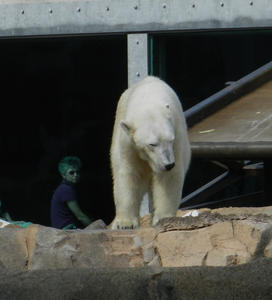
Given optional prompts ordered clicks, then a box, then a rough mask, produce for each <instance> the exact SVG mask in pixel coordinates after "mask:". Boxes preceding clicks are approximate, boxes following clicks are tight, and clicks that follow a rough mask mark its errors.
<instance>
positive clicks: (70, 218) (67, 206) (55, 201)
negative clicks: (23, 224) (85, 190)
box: [51, 156, 91, 229]
mask: <svg viewBox="0 0 272 300" xmlns="http://www.w3.org/2000/svg"><path fill="white" fill-rule="evenodd" d="M80 168H81V161H80V159H79V158H78V157H76V156H66V157H64V158H63V159H62V160H61V161H60V162H59V165H58V170H59V172H60V174H61V176H62V178H63V180H62V182H61V184H60V185H59V186H58V187H57V189H56V191H55V193H54V195H53V197H52V200H51V225H52V227H55V228H59V229H76V228H77V223H78V221H79V222H80V223H81V224H82V225H83V226H87V225H89V224H90V223H91V219H90V218H89V217H88V216H87V215H86V214H84V213H83V211H82V210H81V209H80V207H79V205H78V202H77V193H76V190H75V185H76V184H77V183H78V181H79V178H80V175H79V171H80Z"/></svg>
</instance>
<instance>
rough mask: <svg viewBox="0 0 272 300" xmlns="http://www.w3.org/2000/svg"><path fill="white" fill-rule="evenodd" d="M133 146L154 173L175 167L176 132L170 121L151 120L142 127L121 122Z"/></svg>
mask: <svg viewBox="0 0 272 300" xmlns="http://www.w3.org/2000/svg"><path fill="white" fill-rule="evenodd" d="M121 127H122V128H123V129H124V131H125V132H126V133H127V134H128V136H129V138H130V141H131V143H132V145H133V146H134V147H135V149H136V151H137V152H138V155H139V157H140V158H141V159H143V160H145V161H147V162H148V164H149V166H150V167H151V169H152V170H153V172H156V173H160V172H165V171H170V170H171V169H173V168H174V166H175V155H174V149H173V147H174V142H175V132H174V129H173V126H172V124H171V122H170V120H168V119H163V118H162V119H160V120H156V122H155V121H154V120H152V119H150V120H149V121H148V122H145V124H142V125H141V126H138V127H137V126H133V124H130V123H128V122H125V121H121Z"/></svg>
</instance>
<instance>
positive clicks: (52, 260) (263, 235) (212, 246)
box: [0, 207, 272, 270]
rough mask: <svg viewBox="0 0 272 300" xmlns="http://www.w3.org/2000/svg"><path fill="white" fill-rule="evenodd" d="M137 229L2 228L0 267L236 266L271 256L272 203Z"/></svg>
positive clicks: (99, 224)
mask: <svg viewBox="0 0 272 300" xmlns="http://www.w3.org/2000/svg"><path fill="white" fill-rule="evenodd" d="M141 224H142V227H141V228H139V229H137V230H111V229H107V228H105V224H104V223H103V221H102V220H98V221H96V222H95V223H94V224H93V226H92V224H91V225H90V226H89V227H87V228H85V229H84V230H58V229H54V228H50V227H45V226H41V225H37V224H33V225H30V226H28V227H27V228H25V229H23V228H19V227H16V226H13V227H10V226H6V227H4V228H1V229H0V268H5V269H13V270H14V269H15V270H45V269H47V270H48V269H50V270H57V269H66V268H69V269H83V268H94V267H95V268H116V267H121V268H131V267H145V266H150V267H192V266H194V267H196V266H201V267H203V266H220V267H223V266H236V265H241V264H246V263H249V262H251V261H254V260H256V259H259V258H271V257H272V207H262V208H232V207H230V208H224V209H215V210H210V209H200V210H194V211H178V213H177V216H176V217H173V218H166V219H164V220H162V221H161V222H160V223H159V224H158V226H156V227H151V226H150V216H149V215H147V216H145V217H144V218H143V219H142V220H141Z"/></svg>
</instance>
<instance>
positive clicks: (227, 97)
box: [185, 61, 272, 127]
mask: <svg viewBox="0 0 272 300" xmlns="http://www.w3.org/2000/svg"><path fill="white" fill-rule="evenodd" d="M271 71H272V61H271V62H269V63H267V64H265V65H264V66H262V67H260V68H259V69H257V70H255V71H254V72H252V73H250V74H248V75H246V76H245V77H242V78H241V79H239V80H238V81H236V82H233V83H232V84H231V85H229V86H228V87H226V88H224V89H223V90H221V91H219V92H218V93H215V94H213V95H212V96H210V97H208V98H206V99H205V100H203V101H201V102H200V103H198V104H196V105H194V106H193V107H191V108H189V109H187V110H186V111H185V117H186V119H187V124H188V126H189V127H191V126H192V125H194V124H195V123H197V122H199V121H201V120H202V119H204V118H206V117H207V116H208V115H210V114H212V113H214V112H216V111H217V110H219V109H221V108H223V107H224V106H226V105H228V104H229V103H231V102H232V101H234V100H236V99H237V98H238V97H241V96H242V95H244V94H246V93H248V92H250V91H252V90H254V89H256V88H257V87H259V86H260V85H262V84H263V83H264V82H266V81H267V80H269V79H272V72H271Z"/></svg>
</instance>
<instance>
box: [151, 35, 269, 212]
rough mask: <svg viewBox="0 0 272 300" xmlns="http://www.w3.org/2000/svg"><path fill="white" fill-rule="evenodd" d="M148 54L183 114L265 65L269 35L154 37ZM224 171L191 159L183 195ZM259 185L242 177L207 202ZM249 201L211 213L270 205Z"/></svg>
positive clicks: (260, 183) (261, 185)
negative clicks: (179, 101)
mask: <svg viewBox="0 0 272 300" xmlns="http://www.w3.org/2000/svg"><path fill="white" fill-rule="evenodd" d="M150 49H153V51H152V52H153V56H152V58H151V61H150V70H151V72H152V73H153V74H154V75H157V76H159V77H161V78H163V79H164V80H165V81H166V82H167V83H168V84H169V85H171V86H172V87H173V88H174V90H175V91H176V92H177V94H178V96H179V98H180V99H181V102H182V105H183V108H184V110H186V109H188V108H190V107H192V106H193V105H195V104H197V103H199V102H200V101H202V100H204V99H206V98H207V97H209V96H211V95H213V94H214V93H216V92H218V91H220V90H221V89H223V88H225V87H226V86H227V85H228V84H230V83H231V82H232V81H236V80H239V79H240V78H242V77H243V76H245V75H247V74H249V73H251V72H253V71H254V70H256V69H257V68H259V67H261V66H262V65H264V64H266V63H268V62H270V61H271V59H272V56H271V53H272V31H271V30H232V31H213V32H206V31H202V32H186V33H174V34H160V35H154V36H153V39H152V40H151V43H150ZM260 160H262V158H260ZM269 165H271V164H269ZM224 171H225V170H222V169H221V170H220V168H217V167H215V166H214V164H211V163H210V162H208V161H205V160H196V159H193V160H192V163H191V167H190V170H189V172H188V175H187V178H186V182H185V186H184V190H183V192H184V195H187V194H189V193H191V192H192V191H194V190H195V189H197V188H198V187H200V186H202V185H204V184H206V183H208V182H209V181H210V180H212V179H213V178H215V177H216V176H218V175H220V174H221V173H223V172H224ZM264 185H265V183H264V178H263V177H261V178H260V177H257V176H255V177H246V178H245V177H244V178H242V179H241V180H240V181H238V182H237V183H236V184H233V185H232V186H230V187H228V188H226V189H224V190H223V191H221V192H219V193H217V194H215V195H214V196H213V197H209V198H208V199H207V200H206V201H207V202H209V201H218V200H219V199H225V198H231V197H234V196H238V195H241V194H246V193H249V192H255V191H259V190H260V189H263V188H264ZM250 201H251V203H249V201H248V199H247V201H246V202H244V203H240V202H238V201H236V200H235V201H234V202H229V203H224V204H223V202H221V203H217V204H216V205H210V207H220V206H221V205H232V206H235V205H238V206H243V205H244V206H250V205H254V206H260V205H264V204H266V205H267V204H269V203H270V201H269V203H267V199H265V200H264V202H263V201H259V199H258V200H256V201H255V199H254V198H252V199H251V200H250ZM188 205H190V203H188ZM184 207H186V205H185V206H184Z"/></svg>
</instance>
